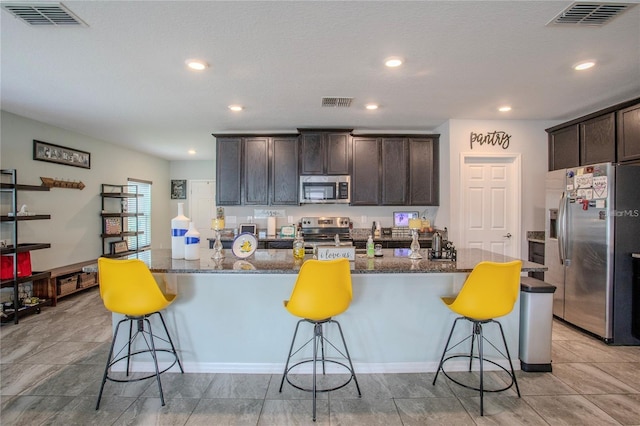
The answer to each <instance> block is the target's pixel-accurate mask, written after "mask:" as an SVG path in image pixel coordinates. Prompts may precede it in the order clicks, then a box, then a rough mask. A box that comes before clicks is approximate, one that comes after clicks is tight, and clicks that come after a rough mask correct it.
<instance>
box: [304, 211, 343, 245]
mask: <svg viewBox="0 0 640 426" xmlns="http://www.w3.org/2000/svg"><path fill="white" fill-rule="evenodd" d="M350 223H351V221H350V219H349V218H348V217H303V218H302V219H300V229H302V235H303V238H304V241H305V242H309V243H323V242H326V243H329V242H332V241H335V238H336V235H338V238H340V242H342V243H345V242H351V241H353V240H352V239H351V232H350V229H349V228H350Z"/></svg>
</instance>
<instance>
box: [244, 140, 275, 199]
mask: <svg viewBox="0 0 640 426" xmlns="http://www.w3.org/2000/svg"><path fill="white" fill-rule="evenodd" d="M243 142H244V147H243V148H244V154H243V156H242V165H243V171H244V173H243V185H242V186H243V187H244V191H243V192H244V195H243V197H242V198H243V203H242V204H244V205H248V206H266V205H267V204H269V138H265V137H256V138H245V139H244V141H243Z"/></svg>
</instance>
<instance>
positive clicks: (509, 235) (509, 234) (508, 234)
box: [503, 232, 511, 238]
mask: <svg viewBox="0 0 640 426" xmlns="http://www.w3.org/2000/svg"><path fill="white" fill-rule="evenodd" d="M503 237H505V238H511V233H510V232H507V235H503Z"/></svg>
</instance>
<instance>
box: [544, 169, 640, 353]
mask: <svg viewBox="0 0 640 426" xmlns="http://www.w3.org/2000/svg"><path fill="white" fill-rule="evenodd" d="M545 204H546V216H547V217H546V221H545V222H546V224H545V237H546V240H545V265H546V266H547V268H548V271H547V272H545V281H546V282H548V283H550V284H553V285H555V286H557V289H556V292H555V293H554V301H553V314H554V315H555V316H557V317H559V318H562V319H564V320H565V321H567V322H569V323H571V324H574V325H576V326H578V327H580V328H582V329H584V330H587V331H589V332H591V333H593V334H595V335H597V336H599V337H601V338H602V339H604V340H605V341H607V342H608V343H612V344H621V345H640V340H639V339H636V338H635V337H634V336H632V334H631V322H632V320H631V316H632V312H631V306H632V286H633V279H632V257H631V253H633V252H638V251H640V165H613V164H610V163H604V164H594V165H591V166H585V167H576V168H571V169H563V170H556V171H552V172H549V173H548V174H547V178H546V201H545Z"/></svg>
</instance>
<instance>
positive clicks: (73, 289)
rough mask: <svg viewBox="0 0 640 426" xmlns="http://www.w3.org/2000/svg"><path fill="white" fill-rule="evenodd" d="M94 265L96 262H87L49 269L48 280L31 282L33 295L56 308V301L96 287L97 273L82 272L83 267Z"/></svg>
mask: <svg viewBox="0 0 640 426" xmlns="http://www.w3.org/2000/svg"><path fill="white" fill-rule="evenodd" d="M95 263H96V260H87V261H84V262H78V263H74V264H72V265H65V266H60V267H58V268H53V269H51V270H50V271H49V272H51V276H50V277H49V278H43V279H40V280H35V281H33V295H34V296H36V297H39V298H41V299H50V300H51V306H56V305H57V303H58V299H60V298H62V297H65V296H68V295H70V294H74V293H77V292H79V291H83V290H86V289H88V288H92V287H95V286H97V285H98V284H99V282H98V274H97V272H83V271H82V268H83V267H84V266H88V265H93V264H95Z"/></svg>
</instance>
